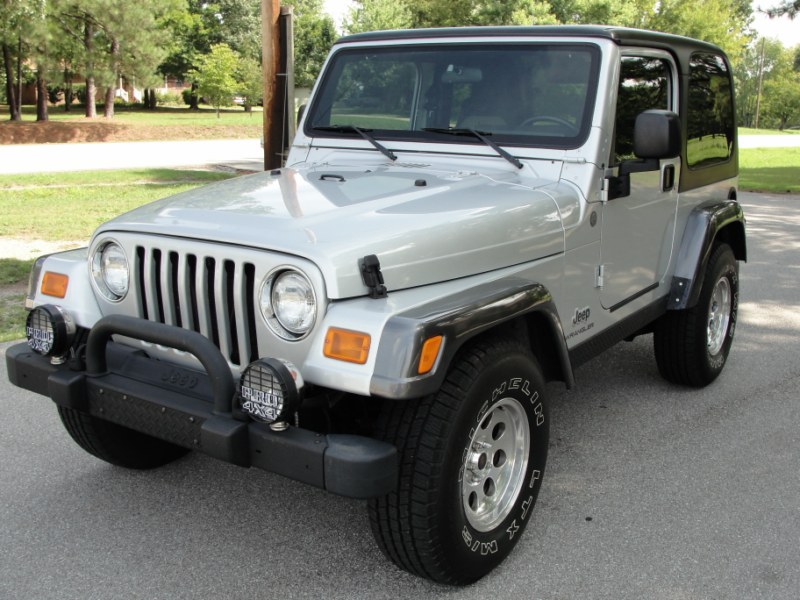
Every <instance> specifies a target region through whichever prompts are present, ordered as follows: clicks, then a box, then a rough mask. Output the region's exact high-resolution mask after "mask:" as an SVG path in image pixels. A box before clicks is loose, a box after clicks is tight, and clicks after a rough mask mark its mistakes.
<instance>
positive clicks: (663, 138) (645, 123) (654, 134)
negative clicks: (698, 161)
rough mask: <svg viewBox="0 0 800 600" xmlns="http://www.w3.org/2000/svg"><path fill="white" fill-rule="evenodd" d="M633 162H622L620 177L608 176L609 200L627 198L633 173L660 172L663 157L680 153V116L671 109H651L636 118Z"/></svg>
mask: <svg viewBox="0 0 800 600" xmlns="http://www.w3.org/2000/svg"><path fill="white" fill-rule="evenodd" d="M633 153H634V154H635V155H636V157H637V158H636V159H634V160H626V161H623V162H622V163H621V164H620V165H619V174H618V175H617V176H616V177H608V178H607V179H608V199H609V200H613V199H614V198H624V197H625V196H629V195H630V193H631V178H630V174H631V173H646V172H648V171H658V170H659V169H660V168H661V164H660V161H661V159H663V158H674V157H676V156H678V155H679V154H680V153H681V121H680V117H678V115H676V114H675V113H674V112H672V111H669V110H657V109H651V110H646V111H644V112H643V113H640V114H639V115H637V117H636V123H635V125H634V128H633Z"/></svg>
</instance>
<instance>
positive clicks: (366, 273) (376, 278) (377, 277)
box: [358, 254, 389, 299]
mask: <svg viewBox="0 0 800 600" xmlns="http://www.w3.org/2000/svg"><path fill="white" fill-rule="evenodd" d="M358 266H359V268H360V269H361V279H362V280H363V281H364V285H365V286H367V287H368V288H369V297H370V298H373V299H377V298H386V297H387V296H388V295H389V294H388V292H387V291H386V286H385V285H383V273H381V262H380V261H379V260H378V257H377V256H375V255H374V254H368V255H367V256H365V257H364V258H362V259H361V260H360V261H358Z"/></svg>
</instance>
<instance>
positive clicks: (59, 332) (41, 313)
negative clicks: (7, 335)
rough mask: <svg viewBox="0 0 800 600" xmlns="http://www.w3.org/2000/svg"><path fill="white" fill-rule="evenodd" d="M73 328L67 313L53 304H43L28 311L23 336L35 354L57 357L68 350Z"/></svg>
mask: <svg viewBox="0 0 800 600" xmlns="http://www.w3.org/2000/svg"><path fill="white" fill-rule="evenodd" d="M75 329H76V328H75V321H74V320H73V319H72V317H71V316H70V315H69V313H67V312H66V311H64V310H62V309H61V308H59V307H58V306H55V305H53V304H43V305H42V306H37V307H36V308H34V309H33V310H32V311H31V312H29V313H28V319H27V321H26V322H25V337H27V338H28V346H30V347H31V350H33V351H34V352H36V353H37V354H41V355H42V356H54V357H58V356H62V355H64V354H65V353H66V352H67V350H69V347H70V345H71V344H72V338H73V337H74V336H75Z"/></svg>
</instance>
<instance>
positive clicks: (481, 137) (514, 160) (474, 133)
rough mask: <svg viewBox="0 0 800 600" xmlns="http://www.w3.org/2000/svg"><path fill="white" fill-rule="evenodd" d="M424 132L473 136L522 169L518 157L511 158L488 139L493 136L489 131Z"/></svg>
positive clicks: (453, 129)
mask: <svg viewBox="0 0 800 600" xmlns="http://www.w3.org/2000/svg"><path fill="white" fill-rule="evenodd" d="M422 131H432V132H434V133H447V134H449V135H471V136H472V137H476V138H478V139H479V140H480V141H482V142H483V143H484V144H486V145H487V146H489V147H490V148H491V149H492V150H494V151H495V152H497V153H498V154H499V155H500V156H502V157H503V158H505V159H506V160H507V161H508V162H510V163H511V164H512V165H514V166H515V167H517V168H518V169H521V168H522V163H521V162H519V160H517V158H516V157H514V156H511V155H510V154H509V153H508V152H506V151H505V150H503V149H502V148H501V147H500V146H498V145H497V144H495V143H494V142H493V141H492V140H490V139H489V138H487V137H486V136H487V135H492V134H491V132H488V131H475V130H474V129H469V128H466V127H460V128H459V127H423V128H422Z"/></svg>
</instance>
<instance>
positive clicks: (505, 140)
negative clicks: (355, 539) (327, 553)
mask: <svg viewBox="0 0 800 600" xmlns="http://www.w3.org/2000/svg"><path fill="white" fill-rule="evenodd" d="M737 173H738V165H737V139H736V124H735V122H734V106H733V85H732V82H731V72H730V66H729V64H728V61H727V59H726V57H725V56H724V54H723V53H722V52H721V50H720V49H719V48H717V47H715V46H712V45H710V44H706V43H703V42H698V41H694V40H690V39H686V38H681V37H676V36H670V35H664V34H658V33H652V32H647V31H638V30H630V29H619V28H611V27H596V26H591V27H524V28H519V27H514V28H469V29H440V30H416V31H393V32H378V33H367V34H360V35H354V36H350V37H346V38H344V39H342V40H340V41H339V42H338V43H337V44H336V45H335V46H334V48H333V51H332V52H331V54H330V57H329V58H328V61H327V63H326V65H325V68H324V70H323V72H322V74H321V75H320V77H319V80H318V82H317V85H316V87H315V89H314V92H313V94H312V97H311V100H310V103H309V106H308V109H307V110H306V111H305V113H304V115H303V117H302V120H301V122H300V125H299V131H298V134H297V136H296V138H295V140H294V143H293V145H292V148H291V152H290V154H289V157H288V160H287V166H286V167H285V168H282V169H280V170H275V171H272V172H268V173H260V174H256V175H252V176H246V177H241V178H237V179H233V180H230V181H226V182H223V183H219V184H215V185H210V186H208V187H205V188H202V189H199V190H196V191H192V192H188V193H184V194H179V195H177V196H174V197H171V198H167V199H165V200H161V201H158V202H155V203H153V204H150V205H148V206H144V207H142V208H139V209H137V210H134V211H132V212H130V213H128V214H125V215H122V216H121V217H119V218H117V219H114V220H112V221H110V222H108V223H106V224H104V225H102V226H101V227H100V228H99V229H98V230H97V232H96V233H95V234H94V236H93V238H92V240H91V244H90V245H89V247H88V248H87V249H83V250H76V251H71V252H65V253H62V254H55V255H51V256H47V257H44V258H42V259H40V260H39V261H37V263H36V266H35V269H34V271H33V273H32V277H31V289H30V295H29V297H28V300H27V306H28V308H29V309H31V310H30V313H29V317H28V320H27V338H28V342H27V344H24V343H23V344H19V345H17V346H14V347H12V348H10V349H9V350H8V353H7V362H8V373H9V377H10V379H11V381H12V382H13V383H14V384H16V385H18V386H21V387H23V388H27V389H29V390H33V391H35V392H38V393H40V394H43V395H46V396H49V397H50V398H52V400H53V401H54V402H55V404H56V405H57V408H58V412H59V414H60V416H61V419H62V421H63V423H64V426H65V427H66V429H67V431H68V432H69V434H70V435H71V436H72V437H73V438H74V439H75V441H76V442H77V443H78V444H79V445H80V446H81V447H83V448H84V449H85V450H86V451H88V452H90V453H91V454H93V455H95V456H97V457H98V458H100V459H102V460H105V461H108V462H110V463H113V464H115V465H120V466H123V467H129V468H151V467H157V466H159V465H163V464H165V463H167V462H169V461H171V460H174V459H176V458H178V457H179V456H181V455H182V454H184V453H185V452H187V451H189V450H199V451H201V452H205V453H207V454H209V455H211V456H214V457H217V458H219V459H221V460H224V461H228V462H230V463H233V464H236V465H241V466H245V467H251V466H252V467H259V468H261V469H266V470H268V471H272V472H275V473H278V474H281V475H284V476H286V477H290V478H293V479H296V480H298V481H302V482H305V483H309V484H312V485H315V486H319V487H321V488H324V489H326V490H328V491H330V492H333V493H336V494H342V495H345V496H350V497H356V498H366V499H368V506H369V516H370V522H371V526H372V529H373V532H374V534H375V539H376V541H377V543H378V545H379V546H380V548H381V549H382V551H383V552H384V553H385V554H386V556H387V557H388V558H390V559H391V560H392V561H394V562H395V563H396V564H397V565H399V566H400V567H402V568H403V569H406V570H408V571H410V572H412V573H415V574H418V575H421V576H423V577H428V578H430V579H433V580H436V581H440V582H445V583H451V584H465V583H468V582H471V581H474V580H476V579H478V578H480V577H482V576H483V575H485V574H486V573H487V572H489V571H490V570H491V569H492V568H493V567H495V566H496V565H497V564H498V563H500V561H502V560H503V558H504V557H505V556H506V555H508V553H509V552H510V551H511V549H512V548H513V546H514V544H516V543H517V541H518V540H519V539H520V537H521V535H522V533H523V530H524V529H525V526H526V525H527V523H528V521H529V520H530V515H531V511H532V509H533V505H534V503H535V501H536V497H537V494H538V492H539V487H540V486H541V484H542V478H543V475H544V470H545V458H546V455H547V449H548V428H549V412H548V404H547V398H546V388H545V382H547V381H552V380H557V381H562V382H564V383H565V384H566V385H567V386H572V385H573V383H574V375H573V371H574V369H575V367H576V366H577V365H579V364H581V363H582V362H584V361H586V360H587V359H589V358H591V357H593V356H595V355H597V354H598V353H600V352H602V351H603V350H604V349H607V348H609V347H610V346H612V345H613V344H616V343H617V342H619V341H620V340H629V339H632V338H633V337H634V336H637V335H642V334H650V333H652V334H653V340H654V349H655V359H656V363H657V364H658V368H659V371H660V372H661V373H662V375H663V376H664V377H665V378H667V379H668V380H670V381H673V382H675V383H677V384H683V385H688V386H704V385H707V384H709V383H711V382H712V381H713V380H714V379H715V378H716V377H717V376H718V375H719V374H720V372H721V371H722V369H723V367H724V365H725V362H726V359H727V357H728V353H729V351H730V348H731V343H732V340H733V334H734V327H735V324H736V312H737V302H738V289H739V287H738V276H737V273H738V262H737V261H741V260H746V246H745V227H744V216H743V213H742V209H741V207H740V206H739V203H738V202H737Z"/></svg>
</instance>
